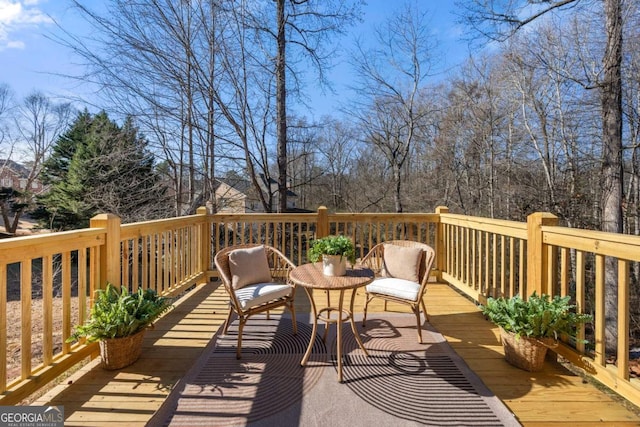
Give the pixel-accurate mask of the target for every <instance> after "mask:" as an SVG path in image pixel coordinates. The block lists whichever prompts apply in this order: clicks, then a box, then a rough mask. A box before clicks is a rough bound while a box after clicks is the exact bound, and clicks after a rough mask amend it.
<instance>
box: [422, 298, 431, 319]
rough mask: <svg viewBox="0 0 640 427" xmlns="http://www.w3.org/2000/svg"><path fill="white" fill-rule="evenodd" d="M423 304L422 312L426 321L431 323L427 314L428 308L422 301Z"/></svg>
mask: <svg viewBox="0 0 640 427" xmlns="http://www.w3.org/2000/svg"><path fill="white" fill-rule="evenodd" d="M420 303H421V304H422V312H423V313H424V320H426V321H427V322H428V321H429V314H428V313H427V306H426V305H425V304H424V300H420Z"/></svg>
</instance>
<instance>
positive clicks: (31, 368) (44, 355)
mask: <svg viewBox="0 0 640 427" xmlns="http://www.w3.org/2000/svg"><path fill="white" fill-rule="evenodd" d="M330 234H343V235H347V236H349V237H350V238H351V239H353V241H354V242H355V244H356V247H357V251H358V254H357V255H358V256H359V257H362V256H363V255H364V254H365V253H366V252H367V251H368V250H369V248H371V247H372V246H373V245H375V244H376V243H378V242H382V241H385V240H391V239H411V240H418V241H421V242H424V243H427V244H429V245H431V246H433V247H434V249H435V250H436V254H437V255H436V265H435V268H434V270H433V272H432V274H433V276H434V279H435V280H444V281H446V282H448V283H450V284H451V285H453V286H454V287H456V288H457V289H459V290H460V291H461V292H463V293H465V294H467V295H468V296H469V297H471V298H473V299H474V300H476V301H478V302H479V303H483V302H484V301H486V298H487V297H489V296H493V297H497V296H507V297H509V296H513V295H516V294H521V295H524V296H527V295H530V294H531V293H532V292H533V291H537V292H538V293H553V294H561V295H571V296H572V297H573V298H574V300H575V301H576V302H577V304H578V306H579V307H580V309H581V310H583V311H584V310H589V312H591V313H593V314H594V315H595V321H594V323H593V328H592V330H591V329H590V330H589V331H585V329H584V328H583V329H581V330H580V331H579V332H580V334H581V335H583V336H587V338H590V339H592V342H594V346H589V347H587V348H585V347H584V346H577V348H573V347H570V346H569V345H562V346H560V347H559V348H558V352H559V353H561V354H562V355H564V356H566V357H568V358H569V359H570V360H571V361H572V362H574V363H575V364H576V365H578V366H580V367H582V368H584V369H586V370H587V371H588V372H589V373H591V374H592V375H594V376H595V377H597V378H598V379H599V380H600V381H601V382H603V383H604V384H606V385H608V386H609V387H611V388H612V389H615V390H616V391H618V392H619V393H620V394H622V395H623V396H625V397H626V398H628V399H629V400H631V401H632V402H634V403H636V404H640V397H638V396H640V393H639V391H640V387H639V386H638V381H637V380H636V379H633V378H630V377H629V369H628V364H629V357H628V355H629V334H630V329H629V321H630V319H629V294H630V282H631V280H630V277H631V276H632V275H631V274H630V271H632V268H633V269H634V270H633V271H634V272H635V271H637V264H636V263H638V261H640V250H639V249H640V237H634V236H626V235H619V234H612V233H601V232H592V231H586V230H576V229H569V228H566V227H558V226H557V219H556V218H555V217H553V216H552V215H549V214H544V213H536V214H532V215H531V216H530V217H529V219H528V221H527V223H519V222H514V221H501V220H493V219H487V218H479V217H469V216H464V215H456V214H451V213H449V212H448V210H447V209H446V208H444V207H439V208H437V209H436V211H435V213H402V214H392V213H389V214H346V213H329V212H328V211H327V210H326V209H325V208H320V209H318V211H317V212H316V213H307V214H207V212H206V210H205V209H204V208H200V209H199V210H198V213H197V214H196V215H191V216H186V217H180V218H172V219H167V220H158V221H148V222H142V223H135V224H126V225H121V224H120V220H119V218H117V217H115V216H112V215H98V216H96V217H95V218H94V219H93V220H92V221H91V228H89V229H85V230H77V231H71V232H64V233H55V234H48V235H39V236H31V237H24V238H13V239H7V240H3V241H0V310H1V309H4V310H1V311H0V332H2V333H1V334H0V404H2V405H7V404H15V403H17V402H19V401H20V400H21V399H23V398H24V397H25V396H27V395H29V394H31V393H32V392H34V391H35V390H36V389H37V388H39V387H41V386H42V385H44V384H46V383H47V382H49V381H51V380H53V379H54V378H55V377H56V376H58V375H60V374H61V373H63V372H65V371H66V370H68V369H70V368H72V367H73V366H74V365H75V364H76V363H78V362H79V361H80V360H81V359H83V358H86V357H88V356H91V357H95V355H96V354H97V349H96V345H95V344H87V343H86V342H84V341H80V342H76V343H72V344H68V343H66V342H65V340H66V339H67V337H69V336H70V334H71V332H72V327H73V325H75V324H77V323H81V322H82V321H84V319H86V316H87V314H88V307H89V306H90V304H91V299H90V297H91V295H93V292H94V290H95V289H97V288H99V287H102V286H104V285H105V284H106V283H107V282H111V283H114V284H123V285H127V286H129V287H130V289H131V290H136V289H138V288H140V287H142V288H152V289H155V290H156V291H157V292H159V293H160V294H163V295H176V294H178V293H180V292H183V291H184V290H186V289H188V288H189V287H191V286H193V285H197V284H200V283H204V282H206V281H208V280H210V278H211V277H215V276H217V273H216V271H215V270H214V266H213V255H214V254H215V253H216V252H217V251H218V250H219V249H221V248H223V247H226V246H229V245H234V244H241V243H265V244H270V245H273V246H275V247H277V248H278V249H280V250H281V251H282V252H283V253H285V254H286V255H287V256H288V257H289V258H290V259H291V260H292V261H293V262H294V263H296V264H302V263H304V262H306V253H307V250H308V248H309V245H310V242H311V241H312V240H313V239H315V238H318V237H323V236H326V235H330ZM606 259H615V260H616V263H617V264H616V265H617V266H618V267H617V277H618V290H619V298H618V301H619V302H618V306H619V310H618V312H619V314H618V322H617V328H618V329H617V330H618V337H619V339H618V358H617V368H616V367H614V366H613V365H611V364H608V362H607V357H605V356H606V355H605V350H604V331H605V327H606V324H605V316H604V286H605V285H604V284H605V280H604V277H605V270H606V268H607V267H606V266H607V265H609V264H610V263H606V262H605V260H606ZM636 279H637V278H636ZM54 307H55V308H54ZM16 316H17V317H19V319H17V318H16ZM16 325H20V326H19V327H17V326H16ZM590 326H591V325H590Z"/></svg>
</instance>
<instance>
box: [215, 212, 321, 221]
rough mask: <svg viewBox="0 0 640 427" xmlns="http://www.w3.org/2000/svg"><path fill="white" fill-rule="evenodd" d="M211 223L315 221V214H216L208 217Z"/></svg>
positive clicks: (316, 215)
mask: <svg viewBox="0 0 640 427" xmlns="http://www.w3.org/2000/svg"><path fill="white" fill-rule="evenodd" d="M209 217H210V218H213V221H214V222H215V221H220V222H225V221H241V220H249V221H251V222H257V221H263V222H283V221H301V220H302V221H315V219H316V218H317V217H318V214H317V213H315V212H314V213H295V214H294V213H216V214H211V215H209Z"/></svg>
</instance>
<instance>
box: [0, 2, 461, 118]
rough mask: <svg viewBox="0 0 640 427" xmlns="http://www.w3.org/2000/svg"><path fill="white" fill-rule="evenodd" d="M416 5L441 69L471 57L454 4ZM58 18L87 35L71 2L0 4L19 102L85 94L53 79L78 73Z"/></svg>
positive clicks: (378, 11) (1, 74)
mask: <svg viewBox="0 0 640 427" xmlns="http://www.w3.org/2000/svg"><path fill="white" fill-rule="evenodd" d="M101 2H102V0H91V1H88V2H87V4H89V5H90V6H91V7H92V8H95V7H96V6H98V5H99V4H100V3H101ZM415 2H416V4H418V5H419V7H420V8H424V10H426V11H428V13H429V14H430V15H431V16H432V19H431V23H430V26H431V31H433V33H434V36H435V37H437V39H438V40H439V41H440V42H441V46H442V49H443V51H444V52H447V54H446V56H443V57H442V60H443V62H442V63H441V66H442V68H443V69H444V68H450V67H454V66H455V65H456V64H459V63H460V62H462V61H463V60H464V59H465V58H466V56H467V55H468V54H467V49H466V44H465V43H463V42H460V41H459V36H460V34H461V33H462V29H461V28H460V27H458V26H457V25H456V24H455V17H454V16H453V15H452V14H451V12H452V10H453V0H415ZM402 5H403V1H402V0H368V5H367V6H366V7H365V10H364V12H365V16H364V22H363V23H362V24H360V25H358V26H356V27H354V28H353V29H352V32H351V34H350V36H349V37H354V36H361V37H364V38H366V37H367V34H368V33H369V32H370V30H371V28H372V26H373V25H376V24H379V23H381V22H382V21H384V19H385V17H386V16H388V14H390V13H392V12H393V10H394V9H395V8H399V7H401V6H402ZM54 20H55V22H57V23H58V24H60V25H61V26H62V27H63V28H67V29H72V30H74V32H76V31H83V22H82V20H80V19H79V18H78V16H77V15H76V13H75V12H74V11H73V10H72V9H70V6H69V2H68V1H67V0H0V63H1V64H2V66H1V67H0V83H5V84H7V85H9V86H10V87H11V89H12V90H13V91H14V93H15V95H16V96H17V97H18V98H21V97H24V96H26V95H28V94H29V93H30V92H32V91H34V90H40V91H43V92H45V93H46V94H48V95H50V96H62V97H64V96H74V95H77V94H82V93H83V88H82V87H78V86H77V84H76V83H74V82H72V81H69V80H68V79H65V78H63V77H59V76H56V75H55V74H56V73H59V74H65V73H66V74H69V73H74V66H73V64H74V61H76V60H75V59H74V58H73V56H72V54H71V53H70V52H69V51H67V50H66V49H65V48H63V47H61V46H60V45H58V44H56V43H55V42H53V41H51V40H50V39H49V38H47V36H49V37H51V36H52V35H55V33H56V32H57V31H58V29H57V27H56V25H55V24H54ZM75 70H76V71H78V69H75ZM347 73H348V69H347V67H346V65H344V64H342V65H338V66H337V67H336V68H335V70H334V72H333V73H332V74H331V76H332V79H335V81H336V87H335V89H336V90H337V91H338V92H339V93H340V92H341V91H342V90H344V86H343V85H344V84H346V82H345V81H346V80H348V79H345V78H344V76H345V74H347ZM335 98H336V97H335V96H334V95H331V94H328V95H326V96H323V95H321V94H320V93H319V92H318V93H314V94H313V95H312V104H313V105H314V108H315V111H314V112H313V115H316V116H318V115H322V114H327V113H331V112H332V111H334V109H335V107H336V106H335V105H334V102H333V101H334V100H335Z"/></svg>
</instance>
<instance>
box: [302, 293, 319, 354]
mask: <svg viewBox="0 0 640 427" xmlns="http://www.w3.org/2000/svg"><path fill="white" fill-rule="evenodd" d="M304 291H305V292H306V293H307V297H309V302H310V303H311V312H312V313H313V329H312V330H311V338H310V339H309V347H307V351H306V352H305V353H304V357H303V358H302V362H300V365H301V366H304V365H306V364H307V361H309V356H311V351H312V350H313V344H314V343H315V341H316V331H317V330H318V311H317V310H316V303H315V301H314V300H313V295H312V294H311V292H313V290H311V291H310V290H309V289H307V288H304Z"/></svg>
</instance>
